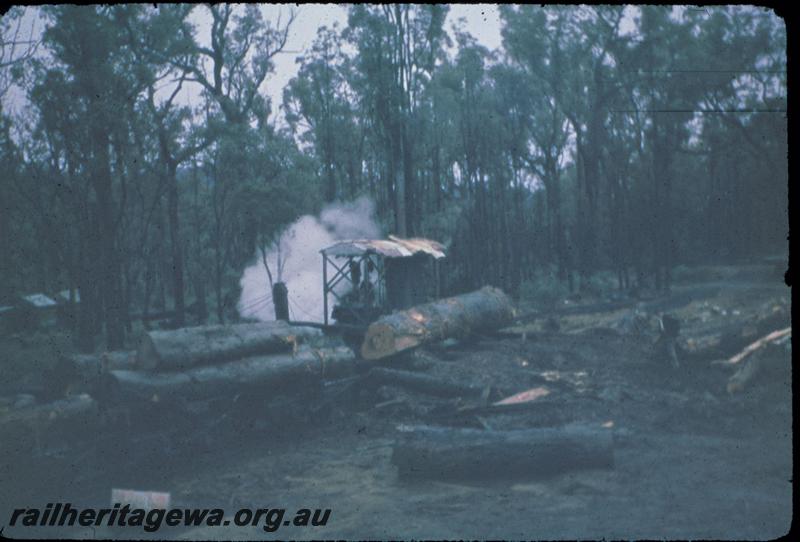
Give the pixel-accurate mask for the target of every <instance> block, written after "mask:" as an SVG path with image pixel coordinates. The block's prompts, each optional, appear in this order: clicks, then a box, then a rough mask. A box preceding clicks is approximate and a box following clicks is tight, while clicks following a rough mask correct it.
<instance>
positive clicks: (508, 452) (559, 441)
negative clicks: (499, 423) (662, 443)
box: [392, 426, 614, 480]
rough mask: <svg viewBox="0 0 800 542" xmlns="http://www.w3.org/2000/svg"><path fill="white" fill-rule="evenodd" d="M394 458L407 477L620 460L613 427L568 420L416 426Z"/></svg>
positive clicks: (539, 472)
mask: <svg viewBox="0 0 800 542" xmlns="http://www.w3.org/2000/svg"><path fill="white" fill-rule="evenodd" d="M392 463H393V464H394V465H396V466H397V469H398V474H399V476H401V477H403V478H433V479H436V478H438V479H447V480H457V479H486V478H491V479H495V478H521V477H544V476H549V475H553V474H557V473H561V472H566V471H570V470H577V469H593V468H600V469H607V468H612V467H613V466H614V446H613V437H612V434H611V431H610V430H608V429H604V428H602V427H589V426H565V427H560V428H537V429H524V430H514V431H494V430H479V429H462V428H448V427H433V426H414V427H409V428H406V430H405V431H402V432H401V434H400V438H399V440H398V442H397V443H396V444H395V446H394V449H393V452H392Z"/></svg>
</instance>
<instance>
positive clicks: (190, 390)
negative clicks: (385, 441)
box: [108, 321, 355, 400]
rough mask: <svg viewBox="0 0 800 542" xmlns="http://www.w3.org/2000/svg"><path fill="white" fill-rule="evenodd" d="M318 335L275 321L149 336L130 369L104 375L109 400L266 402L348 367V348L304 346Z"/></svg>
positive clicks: (352, 364)
mask: <svg viewBox="0 0 800 542" xmlns="http://www.w3.org/2000/svg"><path fill="white" fill-rule="evenodd" d="M321 334H322V333H321V331H320V330H318V329H314V328H310V327H300V326H291V325H289V324H288V323H286V322H282V321H278V322H265V323H256V324H237V325H227V326H223V325H215V326H199V327H190V328H183V329H178V330H174V331H151V332H149V333H145V334H144V335H143V336H142V338H141V340H140V342H139V346H138V349H137V351H136V355H135V362H134V363H133V365H132V366H126V367H123V368H118V369H111V370H109V371H108V376H109V377H110V385H111V386H112V387H113V388H114V392H115V394H116V395H117V396H118V397H120V398H124V399H129V400H136V399H138V400H160V399H161V398H167V397H179V398H181V399H186V400H194V399H205V398H209V397H213V396H220V395H225V394H228V395H229V396H231V397H232V396H234V395H236V394H237V393H239V392H241V391H245V390H248V389H253V390H258V391H259V392H260V393H262V394H263V395H265V396H268V395H269V394H270V393H272V392H274V391H275V390H276V389H279V388H280V387H282V386H286V385H288V384H299V385H303V384H308V383H309V382H319V381H321V380H322V379H323V378H326V377H331V376H336V375H340V374H346V373H348V372H350V371H352V370H353V369H354V367H355V355H354V354H353V352H352V351H351V350H350V349H348V348H344V347H338V348H319V349H318V348H312V347H311V346H309V344H308V342H309V341H310V340H312V339H315V338H318V337H320V336H321Z"/></svg>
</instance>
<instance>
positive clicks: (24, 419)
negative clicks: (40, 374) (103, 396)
mask: <svg viewBox="0 0 800 542" xmlns="http://www.w3.org/2000/svg"><path fill="white" fill-rule="evenodd" d="M95 406H96V405H95V401H94V400H93V399H92V398H91V397H89V396H88V395H86V394H81V395H74V396H71V397H67V398H64V399H59V400H57V401H52V402H48V403H39V404H36V403H34V404H31V405H28V406H24V407H22V408H14V409H11V410H9V411H8V412H4V413H3V414H0V434H8V433H9V432H10V431H11V430H12V429H13V428H19V427H28V428H32V429H34V430H40V429H44V427H45V426H46V425H49V424H50V423H54V422H59V423H60V422H63V421H65V420H69V419H72V418H75V417H77V416H79V415H82V414H87V413H89V412H91V411H92V409H94V407H95Z"/></svg>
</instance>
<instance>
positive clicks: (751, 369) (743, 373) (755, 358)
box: [721, 327, 792, 393]
mask: <svg viewBox="0 0 800 542" xmlns="http://www.w3.org/2000/svg"><path fill="white" fill-rule="evenodd" d="M791 335H792V328H791V327H787V328H786V329H779V330H777V331H773V332H772V333H770V334H769V335H767V336H766V337H762V338H760V339H759V340H757V341H755V342H754V343H752V344H749V345H748V346H747V348H745V349H744V350H742V351H741V352H739V353H738V354H736V355H735V356H732V357H731V358H729V359H727V360H725V361H723V362H721V364H722V365H724V366H728V367H730V366H739V364H741V365H740V366H739V368H738V370H737V371H736V372H735V373H734V374H733V375H732V376H731V377H730V378H729V379H728V385H727V386H726V389H727V390H728V393H736V392H739V391H742V390H743V389H744V388H745V387H746V386H747V384H748V383H750V382H751V381H752V380H753V378H755V376H756V375H757V374H758V373H759V372H760V370H761V366H762V364H763V362H764V361H763V360H764V356H762V355H761V353H762V352H763V349H764V348H766V347H767V346H768V345H770V344H774V343H778V342H782V341H783V340H787V339H788V338H789V337H791ZM743 361H744V363H742V362H743Z"/></svg>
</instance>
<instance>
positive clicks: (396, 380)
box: [367, 367, 483, 397]
mask: <svg viewBox="0 0 800 542" xmlns="http://www.w3.org/2000/svg"><path fill="white" fill-rule="evenodd" d="M367 380H368V381H369V382H371V383H373V384H388V385H392V386H399V387H403V388H406V389H410V390H413V391H418V392H421V393H424V394H427V395H434V396H437V397H478V396H480V395H481V393H483V388H481V387H480V386H475V385H469V384H459V383H457V382H450V381H448V380H444V379H442V378H436V377H433V376H430V375H426V374H418V373H413V372H411V371H400V370H397V369H387V368H385V367H373V368H372V369H370V371H369V372H368V373H367Z"/></svg>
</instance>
